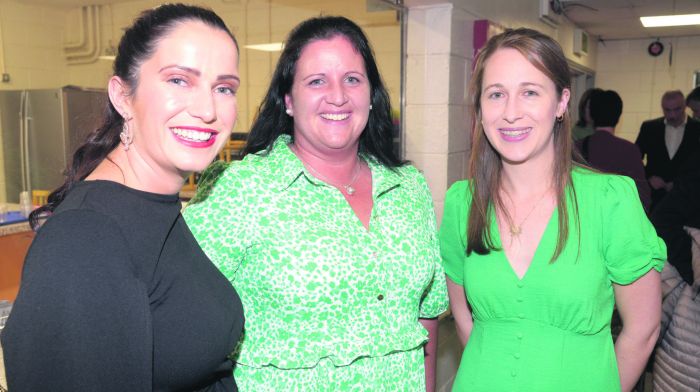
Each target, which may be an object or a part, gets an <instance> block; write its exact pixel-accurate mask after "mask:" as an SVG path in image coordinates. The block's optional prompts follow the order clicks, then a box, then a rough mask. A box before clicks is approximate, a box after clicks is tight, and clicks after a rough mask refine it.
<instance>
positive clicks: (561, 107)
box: [557, 88, 571, 117]
mask: <svg viewBox="0 0 700 392" xmlns="http://www.w3.org/2000/svg"><path fill="white" fill-rule="evenodd" d="M570 98H571V91H570V90H569V89H568V88H565V89H563V90H561V98H560V99H559V104H558V105H557V117H559V116H563V115H564V113H566V109H567V108H568V107H569V99H570Z"/></svg>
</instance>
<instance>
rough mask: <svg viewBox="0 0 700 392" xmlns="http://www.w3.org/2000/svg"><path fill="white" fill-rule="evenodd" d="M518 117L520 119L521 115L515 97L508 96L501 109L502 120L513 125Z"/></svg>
mask: <svg viewBox="0 0 700 392" xmlns="http://www.w3.org/2000/svg"><path fill="white" fill-rule="evenodd" d="M520 117H522V114H521V111H520V105H519V103H518V100H517V97H515V96H514V95H509V96H508V99H506V102H505V107H504V108H503V119H504V120H506V121H507V122H509V123H514V122H515V121H516V120H518V119H519V118H520Z"/></svg>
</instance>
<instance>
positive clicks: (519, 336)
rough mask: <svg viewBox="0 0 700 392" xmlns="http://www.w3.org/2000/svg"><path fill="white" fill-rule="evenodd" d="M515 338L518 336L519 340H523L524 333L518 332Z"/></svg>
mask: <svg viewBox="0 0 700 392" xmlns="http://www.w3.org/2000/svg"><path fill="white" fill-rule="evenodd" d="M515 336H516V337H517V338H518V339H522V338H523V333H522V332H518V333H517V335H515Z"/></svg>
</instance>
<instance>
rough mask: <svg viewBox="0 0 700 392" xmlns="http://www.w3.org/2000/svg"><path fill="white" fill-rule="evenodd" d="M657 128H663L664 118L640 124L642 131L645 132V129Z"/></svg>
mask: <svg viewBox="0 0 700 392" xmlns="http://www.w3.org/2000/svg"><path fill="white" fill-rule="evenodd" d="M658 128H661V129H663V128H664V118H663V117H659V118H655V119H652V120H647V121H644V122H643V123H642V130H645V129H650V130H651V129H658Z"/></svg>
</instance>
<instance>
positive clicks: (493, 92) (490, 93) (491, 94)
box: [486, 91, 504, 99]
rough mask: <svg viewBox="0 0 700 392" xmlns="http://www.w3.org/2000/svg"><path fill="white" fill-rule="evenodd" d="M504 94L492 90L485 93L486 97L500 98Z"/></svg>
mask: <svg viewBox="0 0 700 392" xmlns="http://www.w3.org/2000/svg"><path fill="white" fill-rule="evenodd" d="M503 96H504V94H503V93H502V92H500V91H492V92H489V93H487V94H486V98H488V99H500V98H503Z"/></svg>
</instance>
